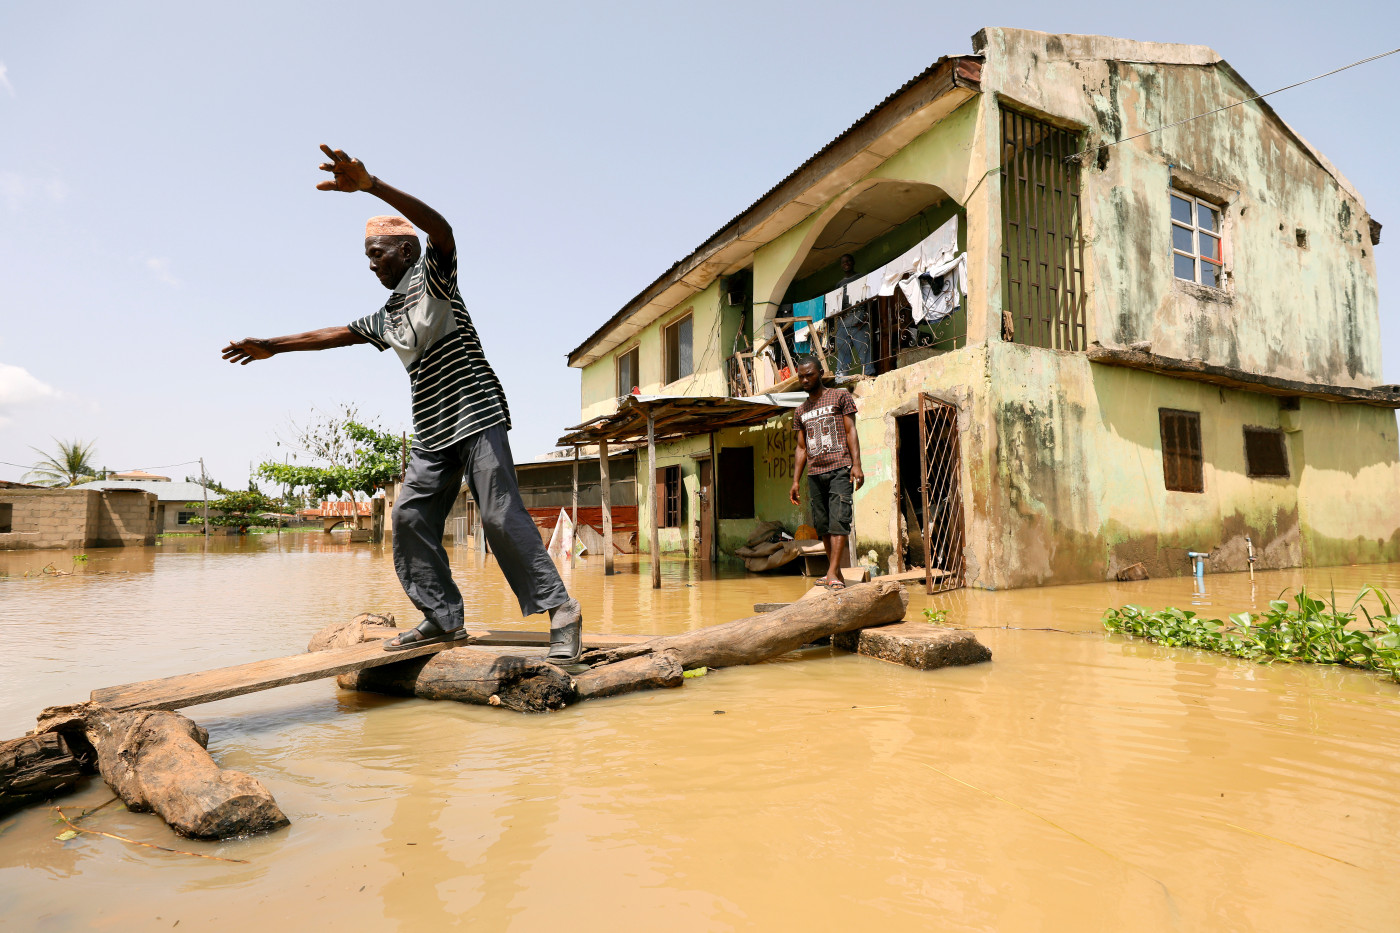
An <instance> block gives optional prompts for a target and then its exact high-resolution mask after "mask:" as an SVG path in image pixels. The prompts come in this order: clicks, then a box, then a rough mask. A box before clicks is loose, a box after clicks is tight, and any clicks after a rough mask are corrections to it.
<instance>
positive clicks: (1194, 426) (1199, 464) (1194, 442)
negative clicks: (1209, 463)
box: [1157, 408, 1206, 492]
mask: <svg viewBox="0 0 1400 933" xmlns="http://www.w3.org/2000/svg"><path fill="white" fill-rule="evenodd" d="M1157 416H1158V419H1159V421H1160V425H1161V430H1162V480H1163V482H1164V484H1165V485H1166V487H1167V488H1168V489H1170V490H1173V491H1175V492H1205V490H1206V482H1205V468H1204V464H1203V460H1202V457H1201V415H1200V412H1195V411H1177V410H1176V409H1174V408H1159V409H1157Z"/></svg>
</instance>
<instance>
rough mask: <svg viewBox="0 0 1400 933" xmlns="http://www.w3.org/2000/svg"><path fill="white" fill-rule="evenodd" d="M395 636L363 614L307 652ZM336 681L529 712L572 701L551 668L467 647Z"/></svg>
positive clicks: (317, 639)
mask: <svg viewBox="0 0 1400 933" xmlns="http://www.w3.org/2000/svg"><path fill="white" fill-rule="evenodd" d="M396 632H397V630H396V629H394V628H391V627H389V626H387V625H383V624H381V623H379V622H378V620H377V619H375V618H368V619H367V618H365V616H364V615H361V616H357V617H356V618H355V619H353V620H351V621H350V622H337V623H333V624H331V625H328V626H326V627H325V628H323V629H321V631H319V632H317V633H316V634H315V635H314V636H312V638H311V642H310V644H308V645H307V650H308V651H321V650H324V649H327V648H345V647H349V646H351V645H357V644H360V643H361V642H365V641H371V640H376V639H381V638H388V637H389V636H391V635H394V634H396ZM335 682H336V684H337V685H339V686H340V687H341V688H343V689H345V690H366V691H369V692H371V693H387V694H390V695H393V696H416V697H421V698H423V699H425V700H456V701H458V702H459V703H476V704H479V705H482V706H504V707H505V708H507V709H513V710H517V711H519V712H531V713H534V712H543V711H545V710H554V709H562V708H563V707H565V706H567V705H568V704H569V703H570V702H571V701H572V700H573V699H574V688H573V682H572V680H571V679H570V678H569V675H568V674H566V673H564V671H562V670H560V669H559V668H557V667H555V666H554V665H553V664H548V663H546V662H545V661H543V660H539V659H537V658H522V657H518V656H512V655H501V654H496V653H494V652H490V651H481V650H479V649H475V648H465V647H463V648H450V649H448V650H446V651H439V652H438V653H437V654H434V655H432V656H430V657H420V658H411V659H407V660H404V661H402V662H397V663H393V664H385V665H383V666H381V667H374V668H369V669H367V670H361V671H352V672H350V673H348V674H341V675H340V676H339V677H337V678H336V679H335Z"/></svg>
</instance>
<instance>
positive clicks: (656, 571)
mask: <svg viewBox="0 0 1400 933" xmlns="http://www.w3.org/2000/svg"><path fill="white" fill-rule="evenodd" d="M647 489H648V492H647V500H648V501H649V502H650V503H651V508H650V509H649V510H648V511H650V512H651V588H652V589H654V590H659V589H661V533H660V532H659V531H658V530H657V525H656V419H655V418H654V417H653V416H652V411H651V407H650V406H648V407H647Z"/></svg>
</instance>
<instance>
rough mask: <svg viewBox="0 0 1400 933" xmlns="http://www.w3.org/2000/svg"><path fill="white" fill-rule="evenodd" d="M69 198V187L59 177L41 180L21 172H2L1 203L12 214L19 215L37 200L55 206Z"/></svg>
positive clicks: (0, 173) (0, 179) (0, 181)
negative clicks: (42, 200)
mask: <svg viewBox="0 0 1400 933" xmlns="http://www.w3.org/2000/svg"><path fill="white" fill-rule="evenodd" d="M67 197H68V186H67V185H66V184H64V182H63V179H61V178H58V177H56V176H55V177H52V178H39V177H37V176H34V175H24V174H21V173H19V172H0V201H3V202H4V203H5V207H6V208H7V209H8V210H9V211H10V212H12V213H16V214H17V213H19V212H20V211H21V210H23V209H24V207H25V206H26V205H27V204H28V203H29V202H30V201H32V200H34V199H35V198H44V199H46V200H48V201H50V202H52V203H54V204H58V203H60V202H62V201H63V200H64V199H66V198H67Z"/></svg>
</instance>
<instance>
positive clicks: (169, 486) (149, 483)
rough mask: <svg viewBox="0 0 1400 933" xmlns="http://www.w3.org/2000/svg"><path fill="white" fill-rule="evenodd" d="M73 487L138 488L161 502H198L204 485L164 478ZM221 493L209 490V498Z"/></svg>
mask: <svg viewBox="0 0 1400 933" xmlns="http://www.w3.org/2000/svg"><path fill="white" fill-rule="evenodd" d="M73 488H74V489H103V490H128V489H140V490H143V491H145V492H153V493H155V494H156V498H157V499H159V500H160V501H161V502H198V501H199V500H200V499H201V498H203V496H204V487H203V486H201V485H199V484H198V483H187V482H184V481H180V482H166V481H164V480H129V479H121V480H116V479H99V480H95V481H93V482H91V483H80V484H78V485H77V486H74V487H73ZM221 496H222V493H217V492H215V491H214V490H212V489H211V490H209V498H210V499H218V498H220V497H221Z"/></svg>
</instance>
